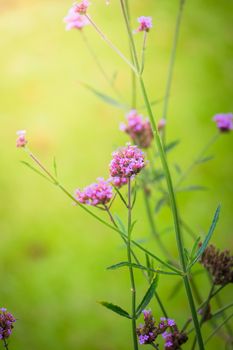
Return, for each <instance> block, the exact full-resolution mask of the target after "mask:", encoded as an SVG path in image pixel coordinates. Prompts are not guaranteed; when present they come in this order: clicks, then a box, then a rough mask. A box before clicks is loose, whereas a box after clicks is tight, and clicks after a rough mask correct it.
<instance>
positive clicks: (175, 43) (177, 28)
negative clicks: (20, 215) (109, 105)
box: [162, 0, 185, 144]
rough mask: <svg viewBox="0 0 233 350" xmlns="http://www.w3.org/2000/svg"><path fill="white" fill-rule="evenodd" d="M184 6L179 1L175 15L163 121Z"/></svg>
mask: <svg viewBox="0 0 233 350" xmlns="http://www.w3.org/2000/svg"><path fill="white" fill-rule="evenodd" d="M184 4H185V0H180V4H179V10H178V15H177V19H176V28H175V33H174V38H173V45H172V51H171V57H170V63H169V68H168V75H167V84H166V92H165V99H164V105H163V113H162V118H163V119H165V120H166V119H167V111H168V102H169V96H170V91H171V84H172V78H173V73H174V64H175V58H176V49H177V43H178V39H179V33H180V24H181V19H182V14H183V9H184ZM165 131H166V128H164V130H163V143H164V144H165V136H166V134H165Z"/></svg>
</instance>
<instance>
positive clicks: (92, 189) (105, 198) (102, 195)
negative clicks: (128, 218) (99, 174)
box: [75, 178, 112, 206]
mask: <svg viewBox="0 0 233 350" xmlns="http://www.w3.org/2000/svg"><path fill="white" fill-rule="evenodd" d="M75 198H76V199H77V201H79V202H80V203H82V204H88V205H92V206H97V205H104V206H105V205H106V204H107V203H108V202H109V201H110V200H111V198H112V186H111V185H110V184H109V181H105V180H104V179H102V178H98V179H97V182H96V183H93V184H91V185H89V186H87V187H85V188H84V189H83V190H82V191H81V190H80V189H77V190H76V191H75Z"/></svg>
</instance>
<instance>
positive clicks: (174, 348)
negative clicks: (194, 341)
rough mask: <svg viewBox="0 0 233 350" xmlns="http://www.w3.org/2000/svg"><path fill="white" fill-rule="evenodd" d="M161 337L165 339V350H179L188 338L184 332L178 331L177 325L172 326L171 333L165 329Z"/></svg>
mask: <svg viewBox="0 0 233 350" xmlns="http://www.w3.org/2000/svg"><path fill="white" fill-rule="evenodd" d="M162 337H163V339H164V340H165V344H164V347H165V350H179V349H180V347H181V345H182V344H184V343H186V342H187V340H188V337H187V335H186V333H184V332H179V330H178V328H177V327H174V328H173V332H172V333H170V332H167V331H165V332H164V333H163V334H162Z"/></svg>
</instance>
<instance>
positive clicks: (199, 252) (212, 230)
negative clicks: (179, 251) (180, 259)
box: [188, 205, 221, 269]
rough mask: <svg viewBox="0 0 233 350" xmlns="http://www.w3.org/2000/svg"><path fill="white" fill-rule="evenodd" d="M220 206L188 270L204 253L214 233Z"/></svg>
mask: <svg viewBox="0 0 233 350" xmlns="http://www.w3.org/2000/svg"><path fill="white" fill-rule="evenodd" d="M220 209H221V207H220V205H219V206H218V207H217V209H216V212H215V214H214V218H213V220H212V224H211V226H210V229H209V232H208V234H207V235H206V238H205V239H204V242H203V243H202V245H201V247H200V248H199V249H198V251H197V253H196V255H195V257H194V259H193V260H192V261H191V263H190V265H189V266H188V269H190V268H191V267H192V266H193V265H194V264H195V263H196V262H197V260H198V259H199V258H200V257H201V255H202V254H203V253H204V251H205V249H206V248H207V245H208V243H209V241H210V239H211V237H212V235H213V233H214V230H215V227H216V225H217V222H218V219H219V213H220Z"/></svg>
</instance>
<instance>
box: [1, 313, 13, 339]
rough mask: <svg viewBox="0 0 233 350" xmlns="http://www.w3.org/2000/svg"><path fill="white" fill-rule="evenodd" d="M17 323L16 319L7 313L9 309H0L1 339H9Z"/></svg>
mask: <svg viewBox="0 0 233 350" xmlns="http://www.w3.org/2000/svg"><path fill="white" fill-rule="evenodd" d="M15 321H16V319H15V318H14V317H13V316H12V314H10V313H9V312H7V309H5V308H1V309H0V339H7V338H9V337H10V335H11V333H12V329H13V328H14V326H13V324H14V322H15Z"/></svg>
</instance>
